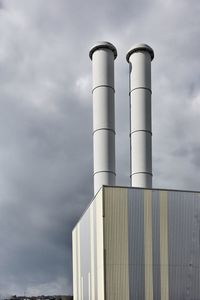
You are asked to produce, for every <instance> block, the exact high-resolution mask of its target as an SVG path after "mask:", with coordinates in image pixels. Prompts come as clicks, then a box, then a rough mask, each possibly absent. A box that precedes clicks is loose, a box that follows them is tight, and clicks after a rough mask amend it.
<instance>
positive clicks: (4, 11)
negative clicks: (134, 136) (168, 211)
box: [0, 0, 200, 295]
mask: <svg viewBox="0 0 200 300" xmlns="http://www.w3.org/2000/svg"><path fill="white" fill-rule="evenodd" d="M199 16H200V1H199V0H176V1H174V0H152V1H148V0H146V1H145V0H132V1H130V0H123V1H122V0H121V1H120V0H115V1H114V0H111V1H106V0H101V1H95V0H86V1H81V0H78V1H76V0H73V1H69V0H18V1H16V0H4V1H1V2H0V293H2V294H18V295H19V294H24V293H25V294H26V295H38V294H63V293H64V294H70V293H72V271H71V260H72V257H71V230H72V228H73V226H74V225H75V223H76V222H77V220H78V218H79V216H80V214H81V213H82V211H83V210H84V209H85V207H86V205H87V204H88V203H89V202H90V201H91V199H92V196H93V179H92V95H91V61H90V59H89V57H88V51H89V48H90V47H91V46H92V45H93V44H94V43H95V42H96V41H99V40H107V41H110V42H112V43H113V44H114V45H115V46H116V47H117V49H118V58H117V59H116V64H115V66H116V68H115V71H116V131H117V136H116V146H117V184H118V185H128V184H129V112H128V64H127V62H126V59H125V56H126V53H127V50H128V49H129V48H130V47H131V46H132V45H133V44H135V43H138V42H144V43H147V44H149V45H150V46H151V47H152V48H153V49H154V51H155V59H154V60H153V62H152V88H153V95H152V103H153V112H152V113H153V173H154V187H163V188H178V189H190V190H200V186H199V183H200V18H199Z"/></svg>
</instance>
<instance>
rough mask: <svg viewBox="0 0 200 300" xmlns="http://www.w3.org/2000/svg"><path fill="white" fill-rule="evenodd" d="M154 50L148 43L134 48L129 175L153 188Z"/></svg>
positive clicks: (130, 55) (133, 181)
mask: <svg viewBox="0 0 200 300" xmlns="http://www.w3.org/2000/svg"><path fill="white" fill-rule="evenodd" d="M153 58H154V52H153V49H152V48H151V47H149V46H148V45H145V44H138V45H136V46H134V47H133V48H131V49H130V50H129V51H128V53H127V56H126V59H127V61H128V63H129V67H130V69H129V70H130V83H129V95H130V151H131V155H130V157H131V163H130V169H131V172H130V177H131V185H132V186H135V187H142V188H151V187H152V176H153V175H152V131H151V93H152V92H151V61H152V60H153Z"/></svg>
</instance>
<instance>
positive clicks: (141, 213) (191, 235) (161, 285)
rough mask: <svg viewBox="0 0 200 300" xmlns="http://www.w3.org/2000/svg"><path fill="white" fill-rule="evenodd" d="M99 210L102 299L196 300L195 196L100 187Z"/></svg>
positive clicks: (198, 207)
mask: <svg viewBox="0 0 200 300" xmlns="http://www.w3.org/2000/svg"><path fill="white" fill-rule="evenodd" d="M104 206H105V209H104V211H105V222H104V224H105V226H104V227H105V229H104V240H105V249H106V261H105V264H106V268H105V270H106V289H107V292H106V295H107V298H106V299H107V300H112V299H130V300H132V299H140V300H143V299H144V300H147V299H148V300H156V299H159V300H160V299H161V300H169V299H170V300H171V299H175V300H183V299H191V300H200V193H195V192H194V193H193V192H181V191H165V190H146V189H137V188H128V189H127V188H116V187H115V188H111V187H105V188H104ZM127 237H128V240H127ZM125 270H126V271H125ZM127 272H128V276H127ZM122 274H123V279H122V278H121V277H120V276H122ZM127 289H128V292H127ZM119 290H120V291H119ZM122 295H123V297H122ZM120 297H121V298H120Z"/></svg>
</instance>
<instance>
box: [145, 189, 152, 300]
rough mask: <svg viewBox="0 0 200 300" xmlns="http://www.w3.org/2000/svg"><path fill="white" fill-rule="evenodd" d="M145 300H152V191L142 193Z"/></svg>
mask: <svg viewBox="0 0 200 300" xmlns="http://www.w3.org/2000/svg"><path fill="white" fill-rule="evenodd" d="M144 263H145V300H153V255H152V191H149V190H145V191H144Z"/></svg>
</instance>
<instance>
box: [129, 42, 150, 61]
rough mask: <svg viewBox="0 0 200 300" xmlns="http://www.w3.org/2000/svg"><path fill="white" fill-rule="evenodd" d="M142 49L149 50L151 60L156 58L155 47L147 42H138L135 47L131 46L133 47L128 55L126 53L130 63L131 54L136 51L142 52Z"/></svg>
mask: <svg viewBox="0 0 200 300" xmlns="http://www.w3.org/2000/svg"><path fill="white" fill-rule="evenodd" d="M140 51H147V52H148V53H149V54H150V56H151V60H153V59H154V51H153V49H152V48H151V47H150V46H149V45H147V44H143V43H141V44H136V45H134V46H133V47H131V49H130V50H129V51H128V53H127V55H126V60H127V62H128V63H129V58H130V56H131V55H132V54H133V53H136V52H140Z"/></svg>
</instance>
